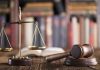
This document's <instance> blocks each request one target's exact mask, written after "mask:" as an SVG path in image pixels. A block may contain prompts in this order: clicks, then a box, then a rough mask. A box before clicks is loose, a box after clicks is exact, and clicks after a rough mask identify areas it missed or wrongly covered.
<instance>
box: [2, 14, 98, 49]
mask: <svg viewBox="0 0 100 70" xmlns="http://www.w3.org/2000/svg"><path fill="white" fill-rule="evenodd" d="M5 20H6V18H5V16H4V15H3V16H1V15H0V31H1V30H2V24H4V23H6V22H5ZM23 20H24V21H26V22H27V21H29V22H32V23H23V24H22V47H28V46H32V45H36V46H39V47H41V46H43V45H45V46H47V47H61V48H71V47H72V46H73V45H75V44H84V43H87V44H90V45H92V46H93V47H95V48H96V47H97V23H96V17H95V15H91V14H90V16H84V15H71V16H70V18H68V17H67V16H44V17H43V16H38V17H35V18H34V17H26V18H24V19H23ZM34 21H37V22H38V27H39V30H40V32H41V35H42V38H43V39H42V38H41V36H40V34H39V32H38V31H37V33H36V37H35V39H36V40H35V41H36V42H35V43H34V36H33V35H34V30H35V27H36V26H35V23H34ZM15 30H16V31H15ZM5 31H6V34H7V36H8V38H9V40H10V42H11V45H12V46H13V47H17V45H18V24H7V23H6V27H5ZM2 37H3V38H5V39H3V40H4V45H6V46H7V45H9V43H8V41H7V38H6V37H5V35H4V36H2ZM0 38H1V37H0ZM1 40H2V38H1ZM43 40H44V42H45V44H44V43H43ZM0 42H1V41H0ZM6 46H5V47H6Z"/></svg>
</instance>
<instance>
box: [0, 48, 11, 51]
mask: <svg viewBox="0 0 100 70" xmlns="http://www.w3.org/2000/svg"><path fill="white" fill-rule="evenodd" d="M12 50H13V48H0V51H1V52H11V51H12Z"/></svg>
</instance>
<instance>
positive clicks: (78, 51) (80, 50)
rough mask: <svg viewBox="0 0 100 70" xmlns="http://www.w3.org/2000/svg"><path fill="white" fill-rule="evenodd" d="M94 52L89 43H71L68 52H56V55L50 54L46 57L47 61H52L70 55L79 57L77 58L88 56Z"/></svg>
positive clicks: (75, 57)
mask: <svg viewBox="0 0 100 70" xmlns="http://www.w3.org/2000/svg"><path fill="white" fill-rule="evenodd" d="M93 53H94V49H93V47H92V46H90V45H89V44H83V45H82V46H80V45H73V47H72V49H71V50H70V51H69V52H67V53H66V52H65V53H62V54H57V55H51V56H48V57H47V58H46V59H47V60H48V61H54V60H58V59H61V58H64V57H66V58H67V57H68V56H71V57H73V58H74V59H79V58H89V57H91V56H92V55H93Z"/></svg>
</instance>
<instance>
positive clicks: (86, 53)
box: [70, 44, 94, 59]
mask: <svg viewBox="0 0 100 70" xmlns="http://www.w3.org/2000/svg"><path fill="white" fill-rule="evenodd" d="M93 52H94V50H93V47H91V46H90V45H89V44H83V45H82V46H80V45H74V46H73V47H72V49H71V51H70V55H71V56H72V57H74V58H76V59H78V58H83V57H84V58H88V57H90V56H92V54H93Z"/></svg>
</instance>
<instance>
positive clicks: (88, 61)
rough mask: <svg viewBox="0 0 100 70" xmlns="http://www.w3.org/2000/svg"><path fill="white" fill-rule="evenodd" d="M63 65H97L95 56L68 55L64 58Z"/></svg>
mask: <svg viewBox="0 0 100 70" xmlns="http://www.w3.org/2000/svg"><path fill="white" fill-rule="evenodd" d="M64 64H65V65H67V66H81V67H82V66H94V65H97V64H98V63H97V61H96V58H94V57H90V58H79V59H75V58H73V57H68V58H66V60H65V62H64Z"/></svg>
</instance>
